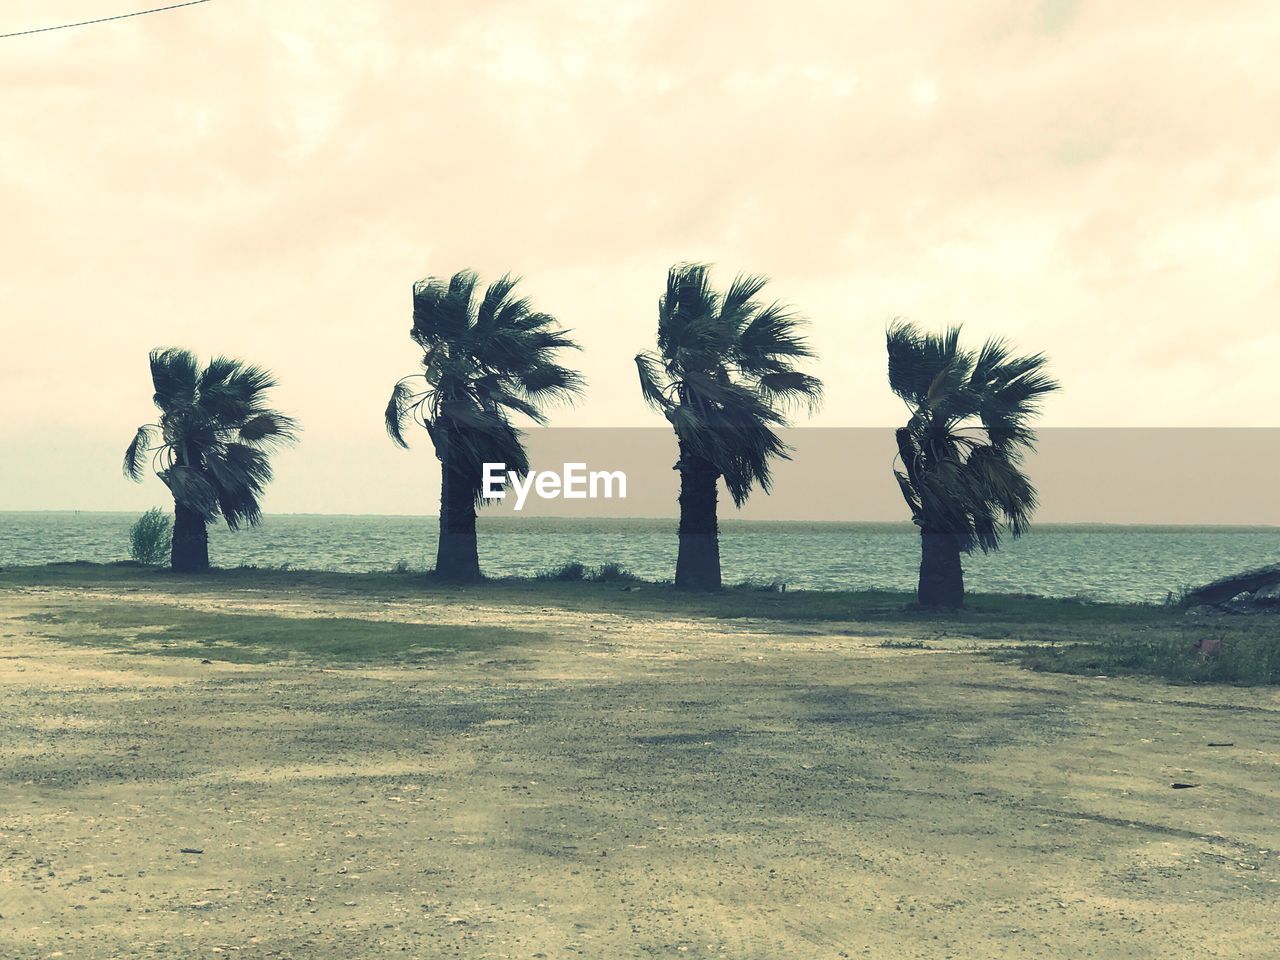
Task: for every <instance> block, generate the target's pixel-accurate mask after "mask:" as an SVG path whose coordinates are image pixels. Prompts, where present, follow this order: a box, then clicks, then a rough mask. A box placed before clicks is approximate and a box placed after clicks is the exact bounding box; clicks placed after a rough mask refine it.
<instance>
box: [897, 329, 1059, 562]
mask: <svg viewBox="0 0 1280 960" xmlns="http://www.w3.org/2000/svg"><path fill="white" fill-rule="evenodd" d="M887 341H888V349H889V386H890V387H891V388H892V390H893V392H894V393H896V394H897V395H898V396H899V397H901V398H902V399H903V400H904V401H905V402H906V404H907V407H908V409H909V410H910V412H911V418H910V420H909V421H908V422H907V425H906V426H905V427H902V428H900V429H899V430H898V431H897V441H898V460H899V463H900V466H901V469H899V470H895V471H894V473H895V475H896V476H897V478H898V484H899V486H900V487H901V488H902V495H903V497H904V499H905V500H906V501H907V504H908V506H910V508H911V512H912V517H913V519H914V520H915V522H916V524H917V525H918V526H920V527H921V529H922V530H925V531H929V532H933V533H948V534H951V535H953V536H955V537H956V539H957V541H958V544H959V547H960V549H961V550H963V551H965V552H970V551H972V550H973V549H974V548H975V547H980V548H981V549H982V550H983V551H988V550H994V549H996V548H997V547H998V546H999V545H1000V540H1001V537H1002V536H1003V535H1004V534H1005V533H1010V534H1012V535H1013V536H1019V535H1021V534H1022V533H1023V532H1025V531H1026V529H1027V527H1028V525H1029V524H1030V520H1031V515H1032V513H1033V512H1034V510H1035V507H1036V491H1035V488H1034V487H1033V486H1032V485H1031V482H1030V481H1029V480H1028V479H1027V478H1026V476H1024V475H1023V473H1022V470H1021V469H1020V467H1021V464H1022V457H1023V453H1024V452H1025V451H1026V450H1027V449H1030V448H1031V447H1032V446H1033V445H1034V442H1035V438H1036V437H1035V433H1034V431H1032V429H1031V427H1030V425H1029V424H1030V421H1031V419H1032V417H1033V416H1034V415H1035V414H1036V413H1037V412H1038V411H1039V406H1040V401H1041V399H1042V398H1043V397H1044V396H1045V395H1046V394H1048V393H1051V392H1052V391H1054V390H1057V389H1058V384H1057V382H1056V381H1054V380H1053V379H1052V378H1051V377H1049V376H1048V374H1046V373H1045V369H1044V368H1045V365H1046V363H1047V360H1046V358H1045V356H1044V355H1043V354H1039V353H1037V354H1032V355H1029V356H1024V357H1015V356H1013V355H1012V354H1011V353H1010V348H1009V346H1008V344H1007V343H1006V342H1005V341H1003V340H999V339H992V340H988V341H987V342H986V343H985V344H983V346H982V348H981V349H980V350H978V351H977V352H976V353H974V352H972V351H968V350H962V349H961V348H960V328H959V327H952V328H950V329H948V330H947V331H946V332H945V333H944V334H942V335H941V336H937V335H934V334H928V333H922V332H920V330H918V329H917V328H916V327H915V326H914V325H913V324H911V323H906V322H900V323H895V324H893V325H892V326H890V328H889V331H888V335H887Z"/></svg>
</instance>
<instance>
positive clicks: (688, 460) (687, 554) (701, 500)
mask: <svg viewBox="0 0 1280 960" xmlns="http://www.w3.org/2000/svg"><path fill="white" fill-rule="evenodd" d="M676 469H677V470H679V471H680V552H679V554H678V555H677V556H676V589H677V590H719V589H720V530H719V526H718V525H717V523H716V481H717V480H719V478H720V472H719V471H718V470H716V468H715V466H714V465H713V464H712V463H711V462H710V461H709V460H706V459H704V458H702V457H699V456H697V455H695V454H692V453H690V452H689V451H688V449H687V448H686V447H685V444H684V442H683V441H682V442H681V443H680V462H679V463H677V464H676Z"/></svg>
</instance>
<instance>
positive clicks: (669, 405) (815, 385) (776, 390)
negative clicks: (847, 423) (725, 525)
mask: <svg viewBox="0 0 1280 960" xmlns="http://www.w3.org/2000/svg"><path fill="white" fill-rule="evenodd" d="M766 283H768V280H767V279H766V278H765V277H759V276H747V275H739V276H738V277H736V278H735V279H734V281H733V283H732V284H730V285H729V289H728V290H726V291H725V292H724V293H723V294H721V293H717V292H716V291H715V290H714V289H713V288H712V286H711V281H710V277H709V271H708V267H707V266H706V265H705V264H677V265H676V266H674V267H672V268H671V269H670V270H669V271H668V273H667V289H666V292H665V293H664V294H663V295H662V297H661V299H659V301H658V349H657V352H656V353H651V352H648V351H646V352H643V353H640V354H638V355H637V356H636V368H637V370H638V371H639V374H640V390H641V392H642V393H643V394H644V398H645V400H646V401H648V402H649V404H650V405H651V406H653V407H655V408H656V409H658V410H660V411H661V412H662V413H663V414H664V415H665V416H666V418H667V420H668V421H670V423H671V426H672V429H673V430H674V431H675V434H676V440H677V442H678V444H679V449H680V459H679V460H678V461H677V462H676V465H675V469H676V470H678V471H679V472H680V551H679V554H678V556H677V559H676V587H677V589H682V590H716V589H719V587H720V539H719V530H718V526H717V523H716V488H717V481H718V480H719V479H720V478H723V479H724V483H725V486H726V487H727V488H728V490H729V495H730V496H731V497H732V498H733V502H734V504H735V505H736V506H739V507H741V506H742V504H743V503H745V502H746V500H747V497H748V496H750V494H751V489H752V487H753V486H754V485H755V484H757V483H758V484H759V485H760V487H761V489H763V490H764V491H765V492H766V493H768V492H769V485H770V480H771V477H770V461H771V460H773V459H774V458H775V457H782V458H784V459H786V458H787V446H786V444H784V443H783V442H782V440H781V439H780V438H779V437H778V435H777V434H776V433H774V429H773V428H774V427H778V426H785V424H786V416H785V411H786V410H787V409H788V408H789V407H791V406H793V405H795V404H797V403H800V404H804V405H805V406H807V407H809V408H810V409H812V408H813V407H814V406H816V404H817V402H818V400H819V399H820V398H821V394H822V384H821V382H820V381H819V380H817V379H816V378H815V377H811V376H809V375H808V374H806V373H802V372H801V371H799V370H797V369H796V368H795V364H796V362H797V361H799V360H803V359H805V358H807V357H811V356H813V353H812V351H811V350H810V349H809V346H808V344H807V343H806V342H805V341H804V339H803V338H802V337H800V336H799V334H798V332H797V328H798V327H799V321H798V320H797V318H796V317H795V315H794V314H793V313H792V311H791V308H790V307H787V306H785V305H784V304H781V303H777V302H773V303H769V304H764V303H762V302H761V301H760V300H759V299H757V298H758V295H759V293H760V291H761V290H763V289H764V286H765V284H766Z"/></svg>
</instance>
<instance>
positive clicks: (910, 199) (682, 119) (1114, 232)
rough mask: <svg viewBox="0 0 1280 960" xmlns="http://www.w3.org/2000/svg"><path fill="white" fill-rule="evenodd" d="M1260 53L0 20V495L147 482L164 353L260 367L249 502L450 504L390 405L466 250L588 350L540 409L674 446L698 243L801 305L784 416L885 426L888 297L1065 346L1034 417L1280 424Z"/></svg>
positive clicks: (140, 497) (451, 8) (854, 15)
mask: <svg viewBox="0 0 1280 960" xmlns="http://www.w3.org/2000/svg"><path fill="white" fill-rule="evenodd" d="M148 5H149V4H148V3H147V0H6V2H5V3H4V4H3V7H2V8H0V33H7V32H10V31H13V30H22V29H30V28H35V27H41V26H50V25H53V24H55V23H59V22H67V21H72V20H78V19H85V18H91V17H97V16H105V15H110V14H114V13H122V12H128V11H130V10H136V9H141V8H144V7H146V6H148ZM1276 49H1280V6H1278V5H1276V4H1275V3H1273V2H1269V0H1263V2H1256V3H1250V2H1218V3H1208V2H1168V0H1162V2H1127V3H1123V4H1117V3H1112V2H1083V0H1081V2H1074V0H1043V2H1039V3H1036V2H1028V0H1009V2H1005V0H998V2H997V0H975V2H968V3H964V4H939V3H924V2H902V3H894V4H883V3H877V4H871V3H847V2H831V3H820V2H806V0H794V2H791V3H786V4H779V3H776V2H756V0H737V2H708V0H697V2H690V0H684V2H681V3H677V2H661V0H653V2H648V0H619V2H610V3H597V2H589V0H578V2H567V0H565V2H555V0H540V2H536V3H531V2H522V3H516V2H482V0H477V2H471V3H457V4H423V3H417V2H408V0H365V2H361V3H359V4H350V3H337V2H331V3H316V2H301V0H273V2H271V3H252V2H248V0H210V2H208V3H204V4H201V5H198V6H193V7H189V8H186V9H182V10H174V11H169V12H166V13H159V14H154V15H150V16H145V17H137V18H133V19H129V20H123V21H118V22H115V23H108V24H99V25H94V26H85V27H80V28H76V29H69V30H62V31H55V32H49V33H41V34H34V35H29V36H22V37H12V38H7V39H3V40H0V130H3V131H4V134H3V136H2V137H0V221H2V222H3V224H4V226H3V230H0V258H2V262H3V263H4V265H5V269H4V270H3V271H0V302H2V303H3V307H2V308H0V510H4V509H11V510H14V509H125V510H132V509H138V508H144V507H146V506H149V505H151V504H152V503H162V502H164V500H165V494H166V491H165V490H164V488H163V486H162V485H161V484H160V483H159V481H157V480H155V479H154V478H151V479H149V480H148V481H147V482H146V483H144V484H142V485H140V486H138V485H133V484H130V483H128V482H127V481H125V480H124V479H123V478H122V477H121V475H120V470H119V462H120V456H121V454H122V452H123V449H124V447H125V445H126V444H127V443H128V441H129V439H130V438H131V437H132V434H133V431H134V429H135V428H136V427H137V425H138V424H140V423H144V422H147V421H149V420H151V419H153V417H154V410H153V408H152V406H151V403H150V394H151V387H150V384H149V379H148V373H147V363H146V355H147V351H148V350H149V349H151V348H152V347H155V346H160V345H179V346H185V347H188V348H190V349H192V350H195V351H197V352H198V353H200V354H201V355H205V356H207V355H209V354H213V353H229V354H233V355H236V356H241V357H244V358H247V359H251V360H253V361H255V362H258V363H262V364H264V365H266V366H268V367H270V368H271V369H273V370H274V371H275V372H276V373H277V375H278V376H279V379H280V385H279V387H278V389H277V391H276V393H275V395H274V396H275V400H276V403H277V405H278V406H279V407H280V408H282V409H284V410H286V411H287V412H289V413H291V414H293V415H295V416H296V417H297V418H298V419H299V420H301V421H302V424H303V427H304V434H303V441H302V443H301V444H300V445H299V446H298V447H297V448H296V449H295V450H291V451H288V452H286V453H285V454H282V455H281V456H280V457H279V459H278V462H277V480H276V483H275V484H274V486H273V488H272V490H271V492H270V494H269V496H268V499H267V508H268V510H273V511H277V512H320V513H366V512H367V513H431V512H434V510H435V497H436V490H437V489H438V486H437V484H438V481H437V479H436V476H435V475H436V464H435V461H434V458H433V456H432V455H431V452H430V448H429V444H428V443H427V442H426V439H425V437H423V438H421V441H420V442H419V443H418V444H417V445H416V446H415V448H414V449H413V450H412V451H410V452H408V453H406V452H404V451H400V450H398V449H396V448H395V447H393V446H392V445H391V444H390V442H389V441H388V440H387V439H386V437H385V434H384V433H383V430H382V424H381V419H382V410H383V407H384V406H385V404H386V399H387V396H388V394H389V392H390V389H391V386H392V384H393V383H394V382H395V381H396V380H397V379H398V378H399V377H400V376H402V375H404V374H407V373H411V372H413V370H414V369H415V365H416V356H415V353H414V349H413V346H412V344H411V342H410V341H409V339H408V337H407V331H408V328H409V322H410V314H409V303H410V301H409V294H410V288H411V284H412V282H413V281H414V280H415V279H418V278H420V277H424V276H428V275H447V274H450V273H452V272H454V271H455V270H457V269H460V268H462V267H471V268H474V269H476V270H477V271H478V272H479V273H480V275H481V276H482V278H484V279H492V278H494V277H496V276H498V275H499V274H501V273H503V272H506V271H511V272H514V273H517V274H520V275H521V276H523V277H524V280H523V282H522V289H523V290H524V292H525V293H526V294H527V295H529V296H530V297H531V298H533V300H534V302H535V303H536V304H537V306H538V307H539V308H541V309H543V310H546V311H548V312H551V313H553V314H555V315H556V316H557V317H558V318H559V319H560V320H561V321H562V322H563V323H564V324H565V326H567V327H570V328H572V329H573V330H574V332H575V335H576V337H577V339H578V340H579V341H580V342H581V344H582V346H583V348H584V349H583V351H582V353H581V354H579V355H577V356H576V357H575V358H574V359H575V361H576V362H577V363H578V365H579V366H580V367H581V369H582V371H583V372H584V373H585V375H586V377H587V379H588V381H589V384H590V387H589V392H588V394H587V395H586V397H585V398H584V399H583V400H582V401H581V402H580V403H578V404H577V405H576V406H575V407H573V408H569V409H564V410H558V411H556V412H555V415H554V419H553V423H554V424H556V425H558V426H575V427H603V426H609V427H625V426H637V427H638V426H649V427H652V426H655V425H656V426H662V421H661V420H657V421H656V423H655V416H656V415H655V414H653V413H652V412H651V411H650V410H648V409H647V408H646V407H645V406H644V404H643V402H642V401H641V398H640V395H639V391H638V388H637V386H636V382H635V374H634V367H633V366H632V361H631V358H632V356H633V355H634V354H635V352H636V351H637V350H640V349H643V348H646V347H648V346H650V345H651V343H652V339H653V335H654V329H655V323H656V301H657V297H658V294H659V292H660V291H661V288H662V284H663V280H664V276H665V272H666V269H667V267H668V266H669V265H670V264H672V263H673V262H677V261H686V260H687V261H706V262H710V263H713V264H714V265H715V275H716V278H717V279H718V280H719V281H721V282H726V283H727V282H728V280H729V279H730V278H731V277H732V275H733V274H734V273H736V272H738V271H748V272H757V273H764V274H767V275H769V276H770V277H771V278H772V282H771V284H770V286H769V288H768V289H769V291H770V292H771V293H773V294H774V295H775V296H777V297H779V298H781V299H783V300H785V301H787V302H789V303H791V304H793V305H794V306H795V307H796V309H797V310H798V311H799V312H800V313H801V314H802V315H803V316H805V317H806V318H807V319H808V321H809V327H808V333H809V336H810V338H811V340H812V343H813V345H814V347H815V349H816V350H817V352H818V354H819V357H818V359H817V360H816V361H815V362H814V364H813V372H814V373H816V374H817V375H818V376H820V377H822V378H823V380H824V381H825V382H826V384H827V390H826V399H825V403H824V405H823V407H822V409H821V411H820V412H819V413H818V414H817V415H816V416H814V417H813V418H812V420H807V421H806V420H802V421H800V422H809V423H812V424H814V425H819V426H824V427H843V426H849V427H869V426H876V427H883V426H889V425H893V424H895V423H897V422H899V421H901V420H902V418H903V408H902V406H901V404H900V402H899V401H897V400H896V399H895V398H894V397H893V396H892V394H890V392H889V390H888V388H887V385H886V379H885V362H884V345H883V336H884V329H885V325H886V323H887V322H888V321H889V320H891V319H892V318H894V317H906V318H909V319H912V320H914V321H916V322H918V323H920V324H922V325H925V326H930V327H942V326H946V325H949V324H959V323H963V324H964V326H965V330H966V332H967V335H968V336H969V337H972V338H974V339H980V338H982V337H986V336H990V335H996V334H998V335H1003V336H1007V337H1009V338H1010V339H1011V340H1013V341H1014V343H1016V344H1017V345H1018V346H1019V347H1022V348H1024V349H1026V350H1028V351H1044V352H1045V353H1047V354H1048V355H1049V357H1050V358H1051V362H1052V370H1053V372H1054V374H1055V375H1056V376H1057V377H1058V379H1059V380H1060V381H1061V382H1062V384H1063V389H1062V391H1061V392H1060V393H1059V394H1057V395H1055V396H1053V397H1052V398H1051V399H1050V400H1049V401H1048V402H1047V403H1046V405H1045V409H1044V417H1043V423H1044V424H1045V425H1046V426H1049V427H1115V426H1127V427H1132V426H1137V427H1178V426H1181V427H1221V426H1236V427H1280V402H1278V401H1280V385H1278V384H1277V377H1276V372H1275V371H1276V369H1277V366H1278V365H1280V325H1278V324H1277V322H1276V320H1277V309H1276V308H1277V306H1278V305H1280V256H1277V251H1280V124H1277V123H1276V122H1275V118H1276V117H1280V72H1277V71H1275V70H1274V68H1268V67H1267V63H1268V62H1270V60H1271V59H1272V56H1273V54H1274V51H1275V50H1276ZM1270 436H1272V437H1274V436H1275V434H1270ZM587 455H588V458H589V452H588V454H587ZM602 466H607V465H602Z"/></svg>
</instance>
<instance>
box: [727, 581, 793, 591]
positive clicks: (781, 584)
mask: <svg viewBox="0 0 1280 960" xmlns="http://www.w3.org/2000/svg"><path fill="white" fill-rule="evenodd" d="M730 589H733V590H754V591H756V592H758V593H786V592H787V581H785V580H752V579H749V578H748V579H746V580H743V581H742V582H741V583H735V584H734V585H733V586H732V587H731V588H730Z"/></svg>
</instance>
